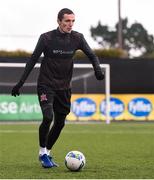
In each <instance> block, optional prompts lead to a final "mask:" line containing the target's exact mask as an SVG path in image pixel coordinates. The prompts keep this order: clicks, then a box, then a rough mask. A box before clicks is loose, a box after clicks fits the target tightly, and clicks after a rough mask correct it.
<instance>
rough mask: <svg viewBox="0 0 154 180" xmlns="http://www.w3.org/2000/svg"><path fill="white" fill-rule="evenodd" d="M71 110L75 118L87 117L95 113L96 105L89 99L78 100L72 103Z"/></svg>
mask: <svg viewBox="0 0 154 180" xmlns="http://www.w3.org/2000/svg"><path fill="white" fill-rule="evenodd" d="M71 109H72V112H73V113H74V114H75V115H76V116H80V117H88V116H92V115H93V114H94V113H95V112H96V103H95V102H94V101H93V100H91V99H90V98H78V99H76V100H75V101H74V102H73V103H72V107H71Z"/></svg>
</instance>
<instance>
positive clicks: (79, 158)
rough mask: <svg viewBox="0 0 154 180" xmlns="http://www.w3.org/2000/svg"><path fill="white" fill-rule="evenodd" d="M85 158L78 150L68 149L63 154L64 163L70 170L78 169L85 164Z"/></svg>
mask: <svg viewBox="0 0 154 180" xmlns="http://www.w3.org/2000/svg"><path fill="white" fill-rule="evenodd" d="M85 163H86V159H85V156H84V154H83V153H82V152H80V151H70V152H69V153H67V155H66V156H65V165H66V167H67V168H68V169H69V170H70V171H80V170H81V169H83V167H84V166H85Z"/></svg>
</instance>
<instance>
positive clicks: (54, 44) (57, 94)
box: [12, 8, 104, 168]
mask: <svg viewBox="0 0 154 180" xmlns="http://www.w3.org/2000/svg"><path fill="white" fill-rule="evenodd" d="M57 22H58V25H59V26H58V28H57V29H55V30H52V31H50V32H46V33H43V34H41V35H40V38H39V40H38V43H37V45H36V48H35V50H34V51H33V54H32V55H31V58H30V60H29V61H28V62H27V64H26V67H25V70H24V72H23V75H22V76H21V78H20V81H19V82H18V83H17V84H16V85H15V86H14V87H13V89H12V96H17V95H18V96H19V94H20V88H21V87H22V86H23V84H24V82H25V80H26V79H27V77H28V75H29V74H30V72H31V70H32V69H33V67H34V66H35V64H36V62H37V61H38V59H39V57H40V56H41V54H42V53H43V54H44V58H43V60H42V62H41V67H40V73H39V77H38V81H37V92H38V99H39V103H40V107H41V110H42V114H43V120H42V123H41V124H40V127H39V145H40V149H39V160H40V162H41V165H42V166H43V167H45V168H52V167H57V166H58V165H57V164H56V163H55V162H54V160H53V157H52V156H51V155H50V151H51V149H52V147H53V145H54V144H55V142H56V140H57V139H58V137H59V135H60V132H61V130H62V128H63V127H64V125H65V118H66V116H67V114H68V113H69V112H70V98H71V87H70V81H71V78H72V71H73V56H74V54H75V52H76V50H78V49H80V50H82V51H83V52H84V53H85V54H86V55H87V56H88V58H89V60H90V61H91V63H92V65H93V69H94V72H95V76H96V79H97V80H103V79H104V73H103V72H102V71H101V68H100V65H99V60H98V58H97V56H96V55H95V54H94V53H93V51H92V50H91V48H90V47H89V45H88V44H87V42H86V40H85V38H84V36H83V34H81V33H79V32H76V31H73V30H72V27H73V24H74V22H75V15H74V13H73V12H72V11H71V10H70V9H67V8H64V9H62V10H60V11H59V13H58V18H57ZM53 120H54V123H53V126H52V127H51V128H50V125H51V122H52V121H53Z"/></svg>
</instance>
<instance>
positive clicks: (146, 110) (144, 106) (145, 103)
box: [128, 97, 152, 117]
mask: <svg viewBox="0 0 154 180" xmlns="http://www.w3.org/2000/svg"><path fill="white" fill-rule="evenodd" d="M128 111H129V112H130V113H131V114H132V115H134V116H138V117H146V116H148V115H149V114H150V112H151V111H152V104H151V102H150V101H149V100H148V99H146V98H142V97H139V98H134V99H132V100H131V101H130V102H129V103H128Z"/></svg>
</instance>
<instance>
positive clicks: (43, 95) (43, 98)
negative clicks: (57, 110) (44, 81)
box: [40, 94, 47, 102]
mask: <svg viewBox="0 0 154 180" xmlns="http://www.w3.org/2000/svg"><path fill="white" fill-rule="evenodd" d="M40 101H41V102H42V101H47V95H46V94H41V96H40Z"/></svg>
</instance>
